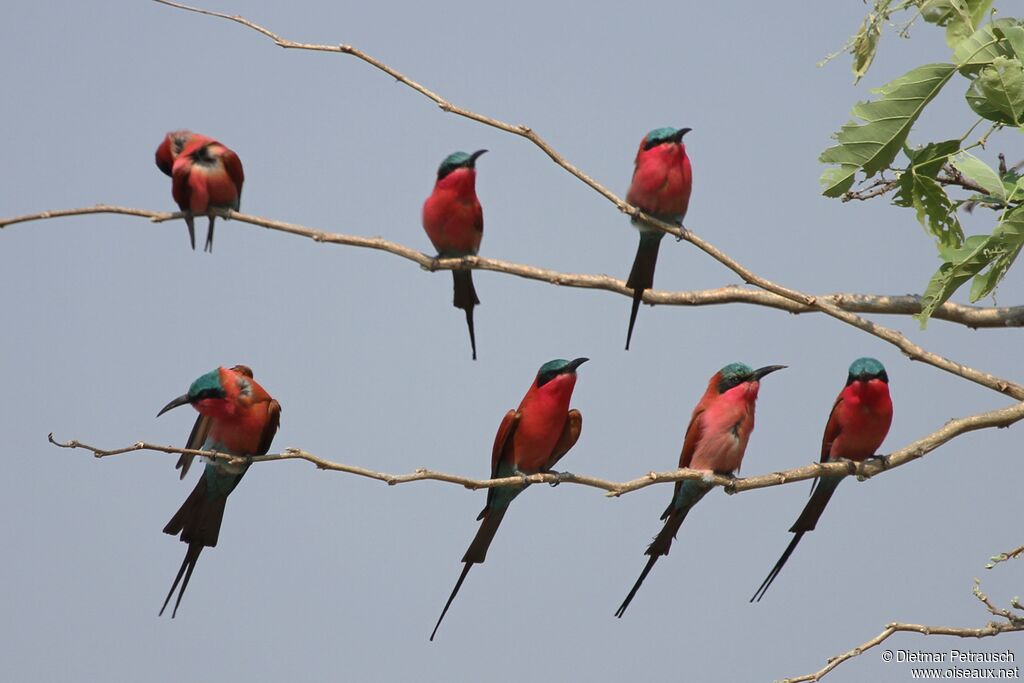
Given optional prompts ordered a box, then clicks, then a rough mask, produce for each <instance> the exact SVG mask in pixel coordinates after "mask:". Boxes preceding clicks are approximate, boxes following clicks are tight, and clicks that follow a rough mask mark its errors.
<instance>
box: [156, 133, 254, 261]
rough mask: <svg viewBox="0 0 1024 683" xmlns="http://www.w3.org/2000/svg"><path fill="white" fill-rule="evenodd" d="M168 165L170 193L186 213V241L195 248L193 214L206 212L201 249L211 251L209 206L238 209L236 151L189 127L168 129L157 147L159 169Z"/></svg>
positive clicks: (239, 177)
mask: <svg viewBox="0 0 1024 683" xmlns="http://www.w3.org/2000/svg"><path fill="white" fill-rule="evenodd" d="M169 161H170V167H171V172H170V175H171V179H172V184H171V194H172V196H173V197H174V201H175V202H177V204H178V207H179V208H180V209H181V211H182V212H183V213H184V214H185V225H186V226H187V227H188V237H189V242H190V243H191V244H192V248H193V249H195V248H196V232H195V224H194V217H195V216H196V215H203V214H208V215H209V217H210V227H209V228H208V229H207V232H206V246H205V247H204V251H210V252H212V251H213V223H214V220H215V219H216V216H214V215H213V214H209V213H208V212H209V210H210V209H232V210H234V211H238V207H239V201H240V200H241V197H242V184H243V183H244V182H245V173H244V172H243V170H242V162H241V161H240V160H239V159H238V155H237V154H235V153H234V152H233V151H231V150H230V149H228V148H227V147H226V146H224V145H223V144H221V143H220V142H217V141H216V140H214V139H212V138H208V137H206V136H205V135H198V134H196V133H191V132H189V131H176V132H173V133H168V134H167V137H166V138H164V141H163V142H162V143H161V144H160V147H158V148H157V150H156V163H157V166H159V167H160V170H162V171H164V172H165V173H166V172H167V171H166V167H167V164H168V162H169Z"/></svg>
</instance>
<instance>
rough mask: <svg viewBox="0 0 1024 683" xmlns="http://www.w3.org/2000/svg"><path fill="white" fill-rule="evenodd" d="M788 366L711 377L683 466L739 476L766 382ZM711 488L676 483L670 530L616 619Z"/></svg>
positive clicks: (657, 540) (738, 367) (668, 511)
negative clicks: (763, 380) (768, 375)
mask: <svg viewBox="0 0 1024 683" xmlns="http://www.w3.org/2000/svg"><path fill="white" fill-rule="evenodd" d="M785 367H786V366H785V365H769V366H767V367H763V368H758V369H757V370H753V369H751V368H750V366H749V365H745V364H743V363H730V364H729V365H726V366H725V367H724V368H722V369H721V370H719V371H718V372H716V373H715V374H714V375H712V377H711V379H710V380H709V381H708V388H707V390H706V391H705V392H704V396H703V397H701V399H700V402H698V403H697V407H696V408H694V409H693V416H692V417H691V418H690V425H689V426H688V427H687V428H686V438H685V439H684V441H683V452H682V453H681V454H680V456H679V467H680V468H683V467H689V468H692V469H695V470H707V471H709V472H713V473H715V474H723V475H734V474H735V473H736V472H737V471H739V469H740V464H741V463H742V462H743V453H744V452H745V451H746V450H747V440H748V439H750V433H751V432H752V431H754V408H755V404H756V402H757V392H758V390H759V389H760V386H761V384H760V382H761V378H763V377H764V376H765V375H767V374H769V373H772V372H775V371H776V370H781V369H783V368H785ZM711 488H712V487H711V486H710V485H709V484H708V483H706V482H704V481H699V480H688V479H687V480H682V481H678V482H676V486H675V493H674V494H673V496H672V501H671V502H670V503H669V504H668V507H667V508H665V512H664V513H663V514H662V515H661V518H662V519H663V520H664V521H665V526H664V527H662V529H661V531H660V532H659V533H658V535H657V536H655V537H654V540H653V541H651V544H650V545H649V546H647V551H646V554H647V555H649V556H650V558H649V559H648V560H647V564H646V566H644V569H643V571H642V572H640V578H638V579H637V580H636V583H635V584H634V585H633V588H632V590H630V591H629V595H627V596H626V599H625V600H623V601H622V605H621V606H620V607H619V609H618V610H617V611H616V612H615V616H617V617H620V618H621V617H622V615H623V614H625V613H626V608H627V607H629V603H630V602H632V600H633V597H634V596H635V595H636V592H637V591H638V590H640V585H641V584H642V583H643V582H644V579H646V578H647V575H648V574H649V573H650V571H651V568H652V567H654V563H655V562H657V561H658V558H659V557H661V556H662V555H668V551H669V549H670V548H671V547H672V540H673V539H674V538H675V537H676V533H678V531H679V527H680V526H682V524H683V520H685V519H686V515H687V513H689V511H690V508H692V507H693V506H694V505H696V504H697V503H698V502H700V499H701V498H703V497H704V494H706V493H707V492H708V491H710V490H711Z"/></svg>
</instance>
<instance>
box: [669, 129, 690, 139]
mask: <svg viewBox="0 0 1024 683" xmlns="http://www.w3.org/2000/svg"><path fill="white" fill-rule="evenodd" d="M691 130H693V128H680V129H679V132H677V133H676V134H675V135H673V136H672V140H673V141H675V142H682V141H683V136H684V135H686V134H687V133H689V132H690V131H691Z"/></svg>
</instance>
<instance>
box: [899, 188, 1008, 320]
mask: <svg viewBox="0 0 1024 683" xmlns="http://www.w3.org/2000/svg"><path fill="white" fill-rule="evenodd" d="M1022 246H1024V207H1018V208H1016V209H1014V210H1012V211H1007V212H1006V213H1004V214H1003V217H1002V219H1001V220H1000V222H999V224H998V225H996V229H995V230H993V231H992V234H991V235H972V236H971V237H968V238H967V239H966V240H965V241H964V244H963V246H962V247H960V248H958V249H953V248H940V249H939V252H940V253H941V255H942V258H943V259H944V260H945V261H946V262H945V263H943V264H942V265H941V266H940V267H939V270H938V271H937V272H936V273H935V275H933V276H932V279H931V281H929V283H928V287H927V288H926V289H925V292H924V294H923V295H922V297H921V312H920V313H919V314H918V315H917V316H916V317H917V319H918V320H919V321H920V322H921V327H924V326H925V325H926V324H927V322H928V318H929V317H931V314H932V313H934V312H935V309H936V308H938V307H939V306H941V305H942V304H943V303H945V302H946V301H947V300H948V299H949V297H950V296H952V294H953V292H955V291H956V290H957V289H959V288H960V287H961V286H962V285H963V284H964V283H965V282H967V281H968V280H970V279H971V278H972V277H975V278H976V279H975V282H974V284H973V285H972V287H971V300H972V301H977V300H978V299H980V298H981V297H983V296H986V295H988V294H989V293H991V292H992V291H993V290H994V289H995V287H996V286H997V285H998V284H999V281H1000V280H1002V279H1003V276H1004V275H1006V271H1007V270H1008V269H1009V268H1010V266H1011V265H1012V264H1013V261H1014V259H1016V258H1017V255H1018V254H1019V253H1020V250H1021V247H1022ZM986 267H989V270H988V271H987V272H986V273H984V274H983V275H978V274H979V273H981V271H982V270H984V269H985V268H986Z"/></svg>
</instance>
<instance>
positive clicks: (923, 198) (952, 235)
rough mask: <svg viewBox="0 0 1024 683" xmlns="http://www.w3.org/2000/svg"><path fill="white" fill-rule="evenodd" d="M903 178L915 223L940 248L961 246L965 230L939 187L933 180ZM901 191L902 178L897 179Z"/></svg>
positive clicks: (950, 202)
mask: <svg viewBox="0 0 1024 683" xmlns="http://www.w3.org/2000/svg"><path fill="white" fill-rule="evenodd" d="M905 177H907V178H909V179H910V180H908V181H907V185H909V190H908V192H907V194H908V195H909V196H910V198H911V206H913V207H914V211H915V213H916V214H917V221H918V222H919V223H920V224H921V225H922V226H923V227H924V229H925V230H927V231H928V232H929V233H931V234H932V235H934V236H935V238H936V239H937V240H938V241H939V246H940V247H943V246H949V247H958V246H960V245H961V244H963V241H964V230H963V228H962V227H961V225H960V219H959V217H958V216H957V215H956V205H955V204H954V203H953V201H952V200H951V199H950V198H949V195H947V194H946V192H945V190H943V189H942V186H941V185H939V183H938V182H936V181H935V180H934V179H933V178H929V177H928V176H921V175H915V174H907V175H906V176H905ZM900 184H901V191H902V189H903V188H902V185H903V178H900Z"/></svg>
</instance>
